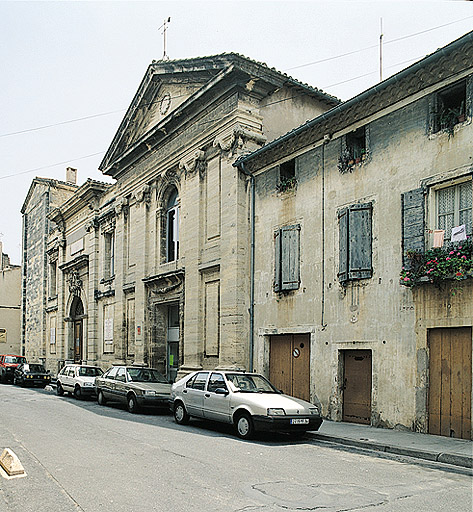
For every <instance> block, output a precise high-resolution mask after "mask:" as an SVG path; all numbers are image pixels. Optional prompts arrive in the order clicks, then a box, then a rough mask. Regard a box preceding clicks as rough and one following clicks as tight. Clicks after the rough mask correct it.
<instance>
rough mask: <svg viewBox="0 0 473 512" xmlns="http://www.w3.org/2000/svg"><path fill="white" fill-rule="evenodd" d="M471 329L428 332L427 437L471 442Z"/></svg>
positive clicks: (433, 330)
mask: <svg viewBox="0 0 473 512" xmlns="http://www.w3.org/2000/svg"><path fill="white" fill-rule="evenodd" d="M471 348H472V345H471V327H462V328H450V329H431V330H430V331H429V349H430V362H429V370H430V379H429V381H430V384H429V433H430V434H436V435H441V436H448V437H458V438H462V439H471V383H472V379H471Z"/></svg>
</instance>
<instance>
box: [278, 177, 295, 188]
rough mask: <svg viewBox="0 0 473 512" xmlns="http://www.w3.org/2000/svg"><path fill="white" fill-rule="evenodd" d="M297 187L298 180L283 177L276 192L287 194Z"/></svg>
mask: <svg viewBox="0 0 473 512" xmlns="http://www.w3.org/2000/svg"><path fill="white" fill-rule="evenodd" d="M296 187H297V180H296V178H295V177H294V176H292V177H290V178H288V177H284V176H282V177H281V178H280V179H279V183H278V184H277V185H276V190H277V191H278V192H286V190H292V189H295V188H296Z"/></svg>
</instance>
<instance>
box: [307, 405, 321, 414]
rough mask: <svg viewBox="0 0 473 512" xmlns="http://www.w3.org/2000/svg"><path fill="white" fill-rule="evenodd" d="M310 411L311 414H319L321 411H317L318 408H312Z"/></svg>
mask: <svg viewBox="0 0 473 512" xmlns="http://www.w3.org/2000/svg"><path fill="white" fill-rule="evenodd" d="M309 411H310V414H319V410H318V409H317V407H314V408H311V409H309Z"/></svg>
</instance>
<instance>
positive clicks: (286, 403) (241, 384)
mask: <svg viewBox="0 0 473 512" xmlns="http://www.w3.org/2000/svg"><path fill="white" fill-rule="evenodd" d="M171 399H172V402H171V407H172V411H173V414H174V419H175V420H176V422H177V423H179V424H185V423H187V422H188V421H189V418H191V417H195V418H206V419H209V420H213V421H219V422H223V423H230V424H233V425H234V426H235V429H236V433H237V435H238V436H239V437H241V438H243V439H247V438H250V437H251V436H252V435H253V433H254V431H255V430H260V431H273V432H288V433H291V434H295V435H301V434H303V433H304V432H306V431H308V430H318V429H319V427H320V425H321V424H322V418H321V416H320V410H319V408H318V407H317V406H316V405H313V404H310V403H309V402H305V401H304V400H300V399H299V398H294V397H291V396H288V395H284V394H283V393H281V391H279V390H277V389H276V388H275V387H274V386H273V385H272V384H271V383H270V382H269V381H268V380H267V379H266V378H265V377H263V376H262V375H259V374H256V373H246V372H236V371H199V372H193V373H191V374H190V375H187V376H186V377H184V378H182V379H181V380H179V381H177V382H176V383H175V384H173V386H172V393H171Z"/></svg>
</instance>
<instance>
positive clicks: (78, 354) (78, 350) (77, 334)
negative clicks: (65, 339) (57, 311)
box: [74, 320, 82, 363]
mask: <svg viewBox="0 0 473 512" xmlns="http://www.w3.org/2000/svg"><path fill="white" fill-rule="evenodd" d="M81 361H82V320H76V321H75V322H74V362H75V363H80V362H81Z"/></svg>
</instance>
